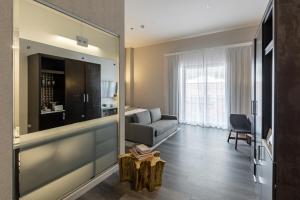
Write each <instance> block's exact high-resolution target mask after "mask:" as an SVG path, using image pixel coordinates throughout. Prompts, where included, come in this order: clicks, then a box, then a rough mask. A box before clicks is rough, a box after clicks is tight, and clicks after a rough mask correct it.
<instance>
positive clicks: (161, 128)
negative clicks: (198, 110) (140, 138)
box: [149, 120, 178, 137]
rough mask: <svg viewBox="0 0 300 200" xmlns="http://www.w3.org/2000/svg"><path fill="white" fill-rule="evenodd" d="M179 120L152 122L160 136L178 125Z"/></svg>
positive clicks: (157, 134)
mask: <svg viewBox="0 0 300 200" xmlns="http://www.w3.org/2000/svg"><path fill="white" fill-rule="evenodd" d="M177 124H178V123H177V120H160V121H157V122H154V123H152V124H150V125H149V126H152V127H153V128H154V129H155V136H156V137H157V136H159V135H161V134H163V133H164V132H166V131H168V130H169V129H171V128H173V127H175V126H177Z"/></svg>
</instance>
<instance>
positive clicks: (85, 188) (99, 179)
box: [63, 164, 119, 200]
mask: <svg viewBox="0 0 300 200" xmlns="http://www.w3.org/2000/svg"><path fill="white" fill-rule="evenodd" d="M118 169H119V165H118V164H115V165H114V166H113V167H111V168H109V169H108V170H106V171H105V172H104V173H102V174H101V175H99V176H97V177H95V178H93V179H92V180H90V181H89V182H88V183H86V184H84V185H82V186H81V187H79V188H77V189H76V190H75V191H73V192H72V193H70V194H68V195H67V196H66V197H64V198H63V200H76V199H78V198H79V197H81V196H82V195H84V194H85V193H87V192H88V191H90V190H91V189H93V188H94V187H95V186H97V185H98V184H99V183H101V182H103V181H104V180H105V179H107V178H108V177H109V176H111V175H112V174H113V173H115V172H117V171H118Z"/></svg>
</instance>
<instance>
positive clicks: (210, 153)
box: [80, 126, 256, 200]
mask: <svg viewBox="0 0 300 200" xmlns="http://www.w3.org/2000/svg"><path fill="white" fill-rule="evenodd" d="M227 136H228V132H227V131H223V130H218V129H212V128H201V127H196V126H182V127H181V130H180V131H179V132H178V133H177V134H175V135H174V136H173V137H171V138H169V139H168V140H167V141H165V142H164V143H163V144H161V145H160V146H159V147H158V148H157V150H159V151H160V152H161V157H162V159H164V160H165V161H167V163H166V166H165V170H164V176H163V185H162V187H161V188H159V189H157V190H156V191H155V192H151V193H150V192H148V191H147V190H146V189H144V190H143V191H141V192H135V191H132V190H131V188H130V184H129V183H120V182H119V176H118V174H117V173H116V174H114V175H112V176H111V177H109V178H108V179H107V180H105V181H104V182H102V183H101V184H99V185H98V186H97V187H95V188H94V189H92V190H91V191H89V192H88V193H86V194H85V195H84V196H83V197H81V198H80V200H141V199H143V200H148V199H158V200H254V199H256V195H255V192H254V191H255V190H254V187H255V186H254V183H253V178H252V173H251V169H250V146H248V145H247V144H246V143H245V142H244V141H239V145H238V151H235V150H234V141H233V140H232V141H231V143H229V144H228V143H227V142H226V140H227Z"/></svg>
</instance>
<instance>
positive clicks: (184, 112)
mask: <svg viewBox="0 0 300 200" xmlns="http://www.w3.org/2000/svg"><path fill="white" fill-rule="evenodd" d="M225 60H226V59H225V49H224V48H215V49H207V50H203V51H199V52H193V53H184V54H181V55H179V85H180V87H179V113H180V114H179V121H180V122H181V123H187V124H192V125H200V126H204V127H217V128H227V120H226V117H227V115H226V113H225V112H226V110H225V106H226V105H225V103H226V101H225V100H226V98H225V97H226V96H225V66H226V63H225Z"/></svg>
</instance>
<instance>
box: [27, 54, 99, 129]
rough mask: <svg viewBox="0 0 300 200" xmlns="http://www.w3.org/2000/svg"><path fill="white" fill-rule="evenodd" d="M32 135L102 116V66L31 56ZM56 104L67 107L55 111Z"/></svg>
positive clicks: (29, 81) (29, 93)
mask: <svg viewBox="0 0 300 200" xmlns="http://www.w3.org/2000/svg"><path fill="white" fill-rule="evenodd" d="M28 86H29V90H28V124H29V125H28V132H29V133H31V132H35V131H40V130H45V129H49V128H54V127H58V126H63V125H65V124H72V123H76V122H81V121H85V120H90V119H95V118H99V117H101V65H100V64H94V63H88V62H83V61H79V60H72V59H67V58H60V57H55V56H50V55H45V54H35V55H31V56H29V57H28ZM52 102H56V103H57V104H59V105H61V106H62V107H63V109H62V110H60V111H57V110H54V109H52V110H51V104H52Z"/></svg>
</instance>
